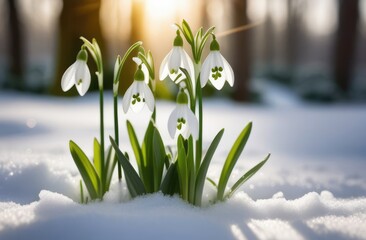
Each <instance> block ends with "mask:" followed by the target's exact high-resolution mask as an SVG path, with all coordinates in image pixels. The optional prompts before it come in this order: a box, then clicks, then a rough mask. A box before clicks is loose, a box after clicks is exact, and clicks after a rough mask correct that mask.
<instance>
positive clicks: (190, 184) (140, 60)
mask: <svg viewBox="0 0 366 240" xmlns="http://www.w3.org/2000/svg"><path fill="white" fill-rule="evenodd" d="M175 26H176V27H177V31H176V37H175V39H174V41H173V48H172V50H171V51H170V52H169V53H168V54H167V55H166V57H165V58H164V60H163V62H162V63H161V65H160V69H159V78H160V80H167V81H169V80H171V81H173V82H174V83H175V84H176V85H177V87H178V88H179V91H178V94H177V98H176V99H177V100H176V108H175V109H174V110H173V112H172V113H171V115H170V117H169V119H168V126H167V127H168V131H169V134H170V136H171V137H172V138H173V139H176V146H175V147H174V148H172V147H171V146H167V145H165V143H164V141H163V139H162V137H161V135H160V132H159V130H158V129H157V127H156V124H155V119H156V109H155V98H154V95H155V79H154V76H155V67H154V61H153V56H152V54H151V52H150V51H145V49H144V48H143V47H142V42H136V43H135V44H133V45H132V46H131V47H130V48H129V49H128V50H127V51H126V53H125V54H124V56H123V57H120V56H118V57H117V59H116V62H115V66H114V76H113V99H114V101H113V105H114V106H113V107H114V136H110V137H109V140H110V143H111V145H110V146H109V147H108V148H106V147H105V139H104V110H103V99H104V97H103V83H104V75H103V61H102V53H101V51H100V48H99V46H98V43H97V41H96V40H95V39H93V40H92V41H91V42H90V41H88V40H87V39H85V38H83V37H81V40H82V41H83V45H82V46H81V50H80V51H79V53H78V55H77V57H76V61H75V63H74V64H72V65H71V66H70V67H69V68H68V69H67V70H66V71H65V73H64V75H63V77H62V81H61V87H62V89H63V90H64V91H68V90H69V89H70V88H72V86H73V85H75V86H76V88H77V90H78V92H79V94H80V95H81V96H83V95H84V94H85V93H86V92H87V90H88V88H89V85H90V81H91V76H90V72H89V69H88V65H87V61H88V56H89V55H90V56H91V57H92V59H93V60H94V62H95V64H96V66H97V71H96V75H97V79H98V84H99V92H100V141H98V140H97V139H96V138H95V139H94V156H93V158H92V159H89V158H88V157H87V156H86V154H85V153H84V151H83V150H82V149H81V148H80V147H79V146H78V145H77V144H76V143H75V142H73V141H72V140H70V152H71V155H72V157H73V159H74V162H75V164H76V166H77V168H78V170H79V172H80V175H81V177H82V180H83V183H84V184H83V183H82V181H80V193H81V202H82V203H86V202H88V201H89V199H90V200H96V199H99V200H102V199H103V196H104V194H105V193H106V192H107V191H109V187H110V184H111V179H112V175H113V173H114V170H115V168H116V166H117V169H118V179H119V181H122V173H124V179H125V181H126V185H127V187H128V191H129V193H130V196H131V197H132V198H134V197H137V196H140V195H144V194H148V193H154V192H160V191H161V192H162V193H164V194H167V195H174V194H178V195H179V196H180V197H181V198H182V199H184V200H185V201H187V202H189V203H191V204H194V205H197V206H201V204H202V193H203V188H204V184H205V182H206V181H207V182H209V183H210V184H213V185H214V186H215V188H216V189H217V194H216V197H215V199H214V200H213V202H217V201H224V200H225V199H227V198H229V197H231V196H232V195H233V194H234V192H235V191H236V190H237V189H238V188H239V187H240V186H241V185H242V184H243V183H244V182H246V181H247V180H248V179H249V178H251V177H252V176H253V175H254V174H255V173H256V172H257V171H258V170H259V169H260V168H261V167H262V166H263V165H264V164H265V163H266V161H267V160H268V158H269V157H270V154H268V155H267V156H266V157H265V158H264V160H263V161H261V162H259V163H258V164H257V165H255V166H254V167H253V168H251V169H250V170H249V171H247V172H246V173H244V174H243V175H242V176H241V177H240V178H239V179H238V180H237V181H236V182H235V183H234V185H232V186H231V187H229V188H228V187H227V183H228V180H229V178H230V175H231V173H232V170H233V168H234V166H235V164H236V162H237V161H238V159H239V157H240V155H241V153H242V151H243V149H244V147H245V145H246V143H247V141H248V138H249V135H250V132H251V130H252V123H251V122H249V123H248V124H247V125H246V126H245V127H244V129H243V130H242V131H241V132H240V134H239V136H238V137H237V139H236V141H235V142H234V144H233V145H232V147H231V150H230V152H229V154H228V155H227V158H226V160H225V162H224V165H223V167H222V170H221V175H220V178H219V181H218V183H216V182H214V181H213V180H212V179H209V178H207V172H208V168H209V166H210V162H211V159H212V157H213V156H214V154H215V151H216V148H217V146H218V145H219V143H220V140H221V138H222V136H223V134H224V129H222V130H221V131H219V132H218V133H217V135H216V136H215V137H214V139H213V140H212V142H211V144H210V145H209V147H208V149H207V151H206V153H205V154H203V148H202V134H203V132H202V129H203V126H202V119H203V106H202V88H203V87H205V86H206V85H207V83H208V82H210V84H211V85H212V86H213V87H215V88H216V89H217V90H220V89H222V87H223V86H224V85H225V82H228V84H229V85H230V86H233V85H234V72H233V70H232V68H231V66H230V64H229V63H228V62H227V61H226V59H225V58H224V57H223V56H222V55H221V53H220V45H219V43H218V41H217V39H216V37H215V34H214V27H211V28H209V29H208V30H207V31H204V30H203V28H200V29H199V30H198V31H197V32H196V34H193V32H192V30H191V28H190V26H189V25H188V23H187V22H186V21H184V20H183V22H182V24H181V25H178V24H175ZM184 39H185V41H186V42H187V43H188V44H189V45H190V47H191V50H192V52H191V54H192V57H193V60H192V59H191V58H190V56H189V55H188V54H187V52H186V51H185V50H184V49H183V44H184V42H185V41H184ZM209 40H211V43H210V46H209V48H210V52H209V54H208V56H207V57H206V58H205V60H204V61H202V59H203V58H202V53H203V50H204V47H205V45H206V43H207V41H209ZM133 52H137V55H135V57H133V60H134V62H135V63H136V64H137V70H136V72H135V75H134V80H133V83H132V85H131V86H130V87H129V88H128V89H127V91H126V92H125V94H124V96H123V99H122V109H123V111H124V113H127V112H128V111H133V112H139V111H141V110H142V109H143V108H144V106H145V105H146V106H147V109H148V110H150V111H151V112H152V114H151V119H150V122H149V124H148V126H147V129H146V132H145V135H144V138H143V141H142V142H139V140H138V138H137V135H136V132H135V129H134V127H133V124H132V123H131V122H129V121H128V120H127V122H126V124H127V131H128V136H129V139H130V143H131V146H132V149H133V153H134V157H135V160H136V163H137V169H135V168H134V167H133V166H132V164H131V163H130V159H129V155H128V154H127V152H124V151H123V150H122V149H120V148H119V125H118V124H119V121H118V99H119V95H118V85H119V79H120V75H121V73H122V71H123V66H124V63H125V61H126V60H127V59H129V58H130V57H131V55H132V53H133ZM172 149H176V151H172ZM83 186H85V187H86V192H87V194H85V193H84V187H83Z"/></svg>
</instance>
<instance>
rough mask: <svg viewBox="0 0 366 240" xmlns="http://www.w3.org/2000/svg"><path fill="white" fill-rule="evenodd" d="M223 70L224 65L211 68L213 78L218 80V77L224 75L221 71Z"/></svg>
mask: <svg viewBox="0 0 366 240" xmlns="http://www.w3.org/2000/svg"><path fill="white" fill-rule="evenodd" d="M222 71H223V68H222V67H217V66H216V67H214V68H212V69H211V72H212V75H211V76H212V78H213V79H214V80H217V79H218V78H220V77H222V74H221V73H220V72H222Z"/></svg>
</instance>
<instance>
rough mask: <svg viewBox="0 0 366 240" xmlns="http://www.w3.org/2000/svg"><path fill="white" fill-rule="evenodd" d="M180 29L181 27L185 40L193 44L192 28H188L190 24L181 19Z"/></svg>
mask: <svg viewBox="0 0 366 240" xmlns="http://www.w3.org/2000/svg"><path fill="white" fill-rule="evenodd" d="M182 29H183V34H184V36H185V37H186V40H187V42H188V43H189V44H190V45H192V44H193V38H194V37H193V33H192V30H191V28H190V26H189V25H188V23H187V21H186V20H184V19H183V22H182Z"/></svg>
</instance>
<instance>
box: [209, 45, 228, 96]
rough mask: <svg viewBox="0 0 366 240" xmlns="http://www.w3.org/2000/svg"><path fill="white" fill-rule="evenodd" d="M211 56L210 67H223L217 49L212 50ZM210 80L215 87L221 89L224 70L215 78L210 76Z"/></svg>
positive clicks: (223, 80)
mask: <svg viewBox="0 0 366 240" xmlns="http://www.w3.org/2000/svg"><path fill="white" fill-rule="evenodd" d="M212 56H213V63H214V64H213V65H212V67H222V68H223V69H224V63H223V62H222V59H221V54H220V52H219V51H212ZM209 78H210V82H211V83H212V85H213V86H214V87H215V88H216V89H217V90H221V89H222V87H223V86H224V84H225V78H226V76H225V72H224V70H223V71H222V72H221V77H219V78H217V79H216V80H215V79H214V78H213V77H212V76H210V77H209Z"/></svg>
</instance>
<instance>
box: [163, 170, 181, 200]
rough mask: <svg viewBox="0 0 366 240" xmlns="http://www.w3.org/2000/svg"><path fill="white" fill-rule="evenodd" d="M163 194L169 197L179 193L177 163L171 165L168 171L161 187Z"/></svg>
mask: <svg viewBox="0 0 366 240" xmlns="http://www.w3.org/2000/svg"><path fill="white" fill-rule="evenodd" d="M160 189H161V192H162V193H163V194H167V195H171V196H172V195H174V194H175V193H179V177H178V171H177V163H173V164H170V167H169V168H168V171H167V172H166V174H165V177H164V179H163V181H162V183H161V186H160Z"/></svg>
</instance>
